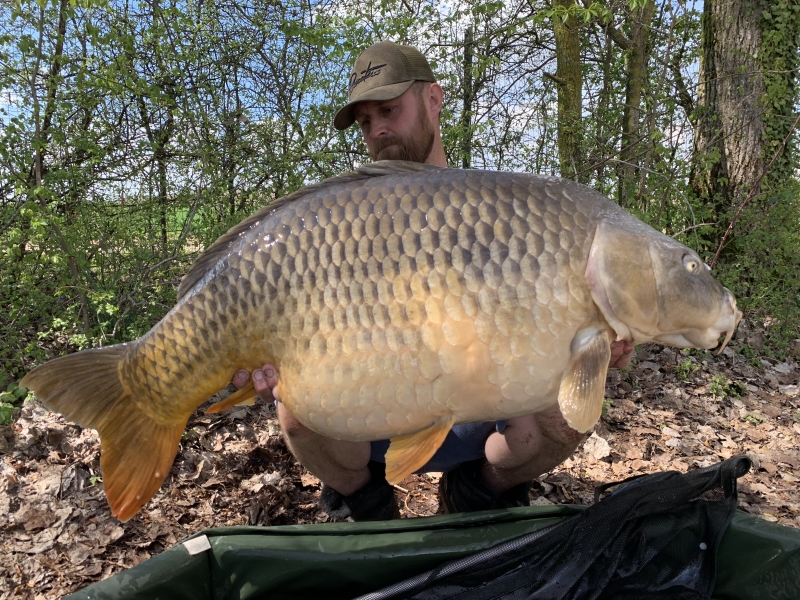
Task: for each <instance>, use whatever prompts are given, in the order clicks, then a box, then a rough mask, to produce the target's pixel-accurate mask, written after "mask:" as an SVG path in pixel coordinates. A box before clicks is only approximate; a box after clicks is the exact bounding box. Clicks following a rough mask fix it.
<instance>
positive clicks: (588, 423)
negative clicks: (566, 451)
mask: <svg viewBox="0 0 800 600" xmlns="http://www.w3.org/2000/svg"><path fill="white" fill-rule="evenodd" d="M610 358H611V337H610V332H609V331H608V330H607V329H605V328H601V327H587V328H586V329H582V330H581V331H579V332H578V333H577V334H576V335H575V337H574V338H573V340H572V358H571V359H570V361H569V364H568V365H567V368H566V369H565V370H564V375H563V377H562V378H561V387H560V388H559V390H558V406H559V407H560V408H561V414H562V415H563V416H564V418H565V419H566V421H567V423H568V424H569V426H570V427H572V428H573V429H575V430H577V431H580V432H581V433H583V432H586V431H589V430H590V429H591V428H592V427H593V426H594V424H595V423H597V420H598V419H599V418H600V414H601V413H602V411H603V397H604V396H605V389H606V373H607V372H608V361H609V359H610Z"/></svg>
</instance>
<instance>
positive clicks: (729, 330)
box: [714, 288, 744, 356]
mask: <svg viewBox="0 0 800 600" xmlns="http://www.w3.org/2000/svg"><path fill="white" fill-rule="evenodd" d="M724 289H725V300H726V301H727V303H728V309H729V311H730V312H729V313H728V314H726V315H724V317H722V318H721V319H720V320H723V319H725V320H728V319H732V321H733V322H732V323H730V322H728V323H726V325H728V326H727V327H721V328H720V333H719V335H718V336H717V339H719V336H721V335H722V334H723V333H724V334H725V339H724V340H723V341H722V343H721V344H720V345H719V348H717V351H716V352H715V353H714V354H715V355H717V356H718V355H720V354H722V351H723V350H725V347H726V346H727V345H728V342H730V341H731V338H732V337H733V333H734V332H735V331H736V328H737V327H738V326H739V321H741V320H742V317H743V316H744V313H742V311H740V310H739V309H738V308H736V298H735V297H734V296H733V294H732V293H731V291H730V290H729V289H728V288H724ZM718 323H719V321H717V323H715V325H716V324H718Z"/></svg>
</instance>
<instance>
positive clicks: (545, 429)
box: [534, 405, 592, 448]
mask: <svg viewBox="0 0 800 600" xmlns="http://www.w3.org/2000/svg"><path fill="white" fill-rule="evenodd" d="M534 417H535V419H536V423H537V424H538V426H539V431H541V433H542V435H543V436H545V437H547V438H549V439H550V440H552V441H553V442H556V443H557V444H561V445H563V446H572V447H575V448H577V446H578V444H580V443H581V442H582V441H583V440H585V439H586V438H588V437H589V436H590V435H591V433H592V432H591V431H587V432H586V433H581V432H579V431H576V430H575V429H573V428H572V427H570V426H569V424H568V423H567V421H566V420H565V419H564V417H563V415H562V414H561V409H559V407H558V405H556V406H554V407H551V408H548V409H547V410H544V411H542V412H540V413H537V414H536V415H534Z"/></svg>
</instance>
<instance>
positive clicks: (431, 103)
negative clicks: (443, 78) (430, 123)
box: [427, 81, 444, 121]
mask: <svg viewBox="0 0 800 600" xmlns="http://www.w3.org/2000/svg"><path fill="white" fill-rule="evenodd" d="M427 100H428V109H429V110H430V113H431V115H433V116H434V117H436V120H437V121H438V120H439V117H440V115H441V113H442V102H443V100H444V92H443V91H442V86H440V85H439V84H438V83H436V82H435V81H434V82H432V83H431V85H430V88H428V94H427Z"/></svg>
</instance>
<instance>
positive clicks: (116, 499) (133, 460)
mask: <svg viewBox="0 0 800 600" xmlns="http://www.w3.org/2000/svg"><path fill="white" fill-rule="evenodd" d="M127 351H128V349H127V348H126V345H125V344H120V345H117V346H109V347H108V348H97V349H93V350H86V351H84V352H78V353H77V354H70V355H69V356H63V357H61V358H57V359H55V360H51V361H50V362H47V363H45V364H43V365H41V366H39V367H37V368H36V369H34V370H33V371H31V372H30V373H28V374H27V375H26V376H25V377H24V378H23V379H22V381H21V382H20V385H22V386H24V387H27V388H28V389H31V390H33V391H34V393H35V394H36V396H37V397H38V398H40V399H41V400H42V401H43V402H44V403H45V405H46V406H48V407H49V408H50V409H52V410H54V411H57V412H59V413H61V414H63V415H64V416H65V417H66V418H67V419H70V420H71V421H75V422H76V423H79V424H80V425H83V426H84V427H91V428H92V429H96V430H97V431H98V433H99V434H100V450H101V454H100V466H101V468H102V470H103V486H104V487H105V492H106V497H107V498H108V503H109V505H110V506H111V512H112V514H113V515H114V516H116V517H117V518H119V520H120V521H127V520H128V519H130V518H131V517H132V516H133V515H135V514H136V513H137V512H139V509H140V508H142V506H144V505H145V504H146V503H147V501H148V500H150V498H152V496H153V495H154V494H155V493H156V491H158V488H159V487H161V484H162V483H163V481H164V479H165V478H166V476H167V473H168V472H169V469H170V467H171V466H172V461H173V460H174V459H175V454H177V452H178V444H179V442H180V438H181V433H182V432H183V429H184V427H185V426H186V421H183V422H182V423H179V424H177V425H176V424H174V423H166V424H164V423H159V422H157V421H156V420H155V419H154V418H153V416H151V415H150V414H148V413H146V412H145V411H143V410H142V409H141V408H140V407H139V405H138V403H137V402H136V401H135V400H134V399H133V398H132V397H131V396H130V395H129V394H128V393H127V392H126V391H125V389H124V387H123V385H122V382H121V381H120V377H119V364H120V361H121V360H122V358H123V356H124V355H125V353H126V352H127ZM188 418H189V415H188V414H187V415H186V420H188Z"/></svg>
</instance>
